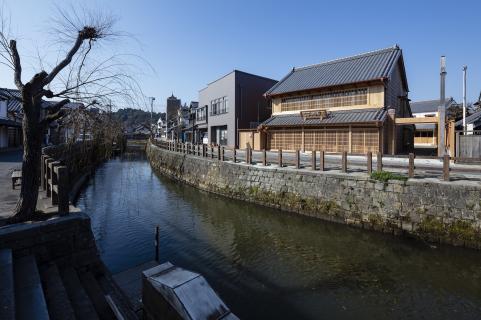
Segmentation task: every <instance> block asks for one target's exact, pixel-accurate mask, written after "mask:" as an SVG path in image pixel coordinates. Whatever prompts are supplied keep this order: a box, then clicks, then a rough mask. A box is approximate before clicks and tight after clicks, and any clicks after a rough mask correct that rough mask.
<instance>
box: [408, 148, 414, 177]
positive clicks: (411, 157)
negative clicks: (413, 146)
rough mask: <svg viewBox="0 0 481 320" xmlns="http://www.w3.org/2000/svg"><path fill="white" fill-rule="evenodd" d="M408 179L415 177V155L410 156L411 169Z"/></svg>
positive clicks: (409, 169)
mask: <svg viewBox="0 0 481 320" xmlns="http://www.w3.org/2000/svg"><path fill="white" fill-rule="evenodd" d="M408 177H409V178H412V177H414V153H410V154H409V168H408Z"/></svg>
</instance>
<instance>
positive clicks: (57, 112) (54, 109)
mask: <svg viewBox="0 0 481 320" xmlns="http://www.w3.org/2000/svg"><path fill="white" fill-rule="evenodd" d="M69 102H70V100H69V99H63V100H61V101H59V102H57V103H56V104H54V105H53V106H51V107H49V108H48V114H47V116H45V118H44V119H43V120H42V121H41V124H48V123H50V122H52V121H54V120H57V119H58V118H60V117H62V116H63V113H64V112H63V110H62V107H64V106H65V105H66V104H68V103H69Z"/></svg>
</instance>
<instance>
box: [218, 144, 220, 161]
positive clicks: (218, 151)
mask: <svg viewBox="0 0 481 320" xmlns="http://www.w3.org/2000/svg"><path fill="white" fill-rule="evenodd" d="M217 160H219V161H220V146H219V145H218V146H217Z"/></svg>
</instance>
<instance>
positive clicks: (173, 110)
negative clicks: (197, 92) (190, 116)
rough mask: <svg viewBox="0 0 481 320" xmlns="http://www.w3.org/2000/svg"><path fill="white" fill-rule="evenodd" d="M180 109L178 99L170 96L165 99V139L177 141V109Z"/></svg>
mask: <svg viewBox="0 0 481 320" xmlns="http://www.w3.org/2000/svg"><path fill="white" fill-rule="evenodd" d="M181 107H182V105H181V101H180V99H177V97H175V96H174V94H173V93H172V95H171V96H170V97H168V98H167V107H166V116H165V118H166V119H165V125H166V127H167V137H168V138H170V139H177V138H178V133H179V132H180V130H179V128H178V126H177V125H178V123H177V120H178V116H179V109H180V108H181Z"/></svg>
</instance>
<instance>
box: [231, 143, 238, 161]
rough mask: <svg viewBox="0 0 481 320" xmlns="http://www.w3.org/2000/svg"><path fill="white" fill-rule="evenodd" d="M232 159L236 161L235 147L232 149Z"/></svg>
mask: <svg viewBox="0 0 481 320" xmlns="http://www.w3.org/2000/svg"><path fill="white" fill-rule="evenodd" d="M232 161H233V162H234V163H236V162H237V149H236V148H235V147H234V150H233V151H232Z"/></svg>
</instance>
